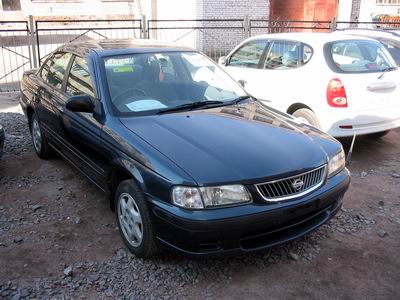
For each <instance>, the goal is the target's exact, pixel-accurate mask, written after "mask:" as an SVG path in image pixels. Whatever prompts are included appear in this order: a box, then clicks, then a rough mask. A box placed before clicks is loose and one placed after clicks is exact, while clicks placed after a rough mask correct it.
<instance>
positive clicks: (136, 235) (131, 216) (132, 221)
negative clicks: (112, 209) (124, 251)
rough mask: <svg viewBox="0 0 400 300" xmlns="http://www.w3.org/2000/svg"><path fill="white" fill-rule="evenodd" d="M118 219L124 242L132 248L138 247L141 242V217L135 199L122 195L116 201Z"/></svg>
mask: <svg viewBox="0 0 400 300" xmlns="http://www.w3.org/2000/svg"><path fill="white" fill-rule="evenodd" d="M118 219H119V223H120V226H121V229H122V232H123V234H124V236H125V238H126V240H127V241H128V242H129V244H131V245H132V246H133V247H138V246H140V244H141V243H142V240H143V223H142V216H141V214H140V211H139V208H138V206H137V204H136V201H135V199H133V197H132V196H131V195H130V194H128V193H122V194H121V195H120V196H119V199H118Z"/></svg>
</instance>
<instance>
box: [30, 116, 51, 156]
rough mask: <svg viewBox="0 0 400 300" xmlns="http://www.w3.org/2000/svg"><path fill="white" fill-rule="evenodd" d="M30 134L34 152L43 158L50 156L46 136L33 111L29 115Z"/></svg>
mask: <svg viewBox="0 0 400 300" xmlns="http://www.w3.org/2000/svg"><path fill="white" fill-rule="evenodd" d="M30 121H31V135H32V143H33V148H34V149H35V152H36V154H37V155H38V156H39V157H40V158H43V159H46V158H49V157H50V156H51V148H50V145H49V143H48V142H47V138H46V136H45V134H44V132H43V130H42V127H41V126H40V121H39V118H38V117H37V115H36V114H35V113H34V114H33V115H32V117H31V120H30Z"/></svg>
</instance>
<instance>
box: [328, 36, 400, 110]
mask: <svg viewBox="0 0 400 300" xmlns="http://www.w3.org/2000/svg"><path fill="white" fill-rule="evenodd" d="M326 56H327V60H328V63H329V64H330V65H331V68H332V69H334V71H335V72H336V73H338V78H339V79H340V80H341V81H342V83H343V85H344V87H345V89H346V95H347V99H348V107H349V108H351V109H354V110H355V111H358V112H362V111H367V110H368V111H371V110H375V109H380V108H390V107H396V108H398V107H399V105H400V75H399V71H398V69H397V68H396V64H395V63H394V61H393V59H392V58H391V56H390V54H389V53H388V52H387V50H386V49H385V48H384V46H383V45H382V44H381V43H378V42H375V41H369V40H345V41H337V42H333V43H330V44H328V48H327V49H326Z"/></svg>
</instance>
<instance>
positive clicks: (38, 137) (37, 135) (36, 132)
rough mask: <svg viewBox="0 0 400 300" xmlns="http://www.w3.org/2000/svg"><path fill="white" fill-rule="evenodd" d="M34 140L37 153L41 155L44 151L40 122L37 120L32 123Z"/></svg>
mask: <svg viewBox="0 0 400 300" xmlns="http://www.w3.org/2000/svg"><path fill="white" fill-rule="evenodd" d="M32 140H33V146H34V147H35V149H36V151H37V152H38V153H40V151H41V150H42V133H41V131H40V126H39V122H38V121H37V120H36V119H34V120H33V122H32Z"/></svg>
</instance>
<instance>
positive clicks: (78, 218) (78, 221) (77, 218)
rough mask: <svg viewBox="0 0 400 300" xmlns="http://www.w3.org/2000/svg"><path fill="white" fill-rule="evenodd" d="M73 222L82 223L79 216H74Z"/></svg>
mask: <svg viewBox="0 0 400 300" xmlns="http://www.w3.org/2000/svg"><path fill="white" fill-rule="evenodd" d="M74 221H75V224H81V223H82V220H81V218H80V217H75V220H74Z"/></svg>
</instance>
